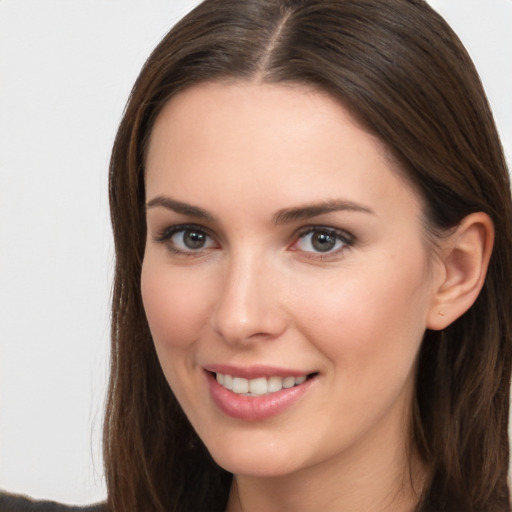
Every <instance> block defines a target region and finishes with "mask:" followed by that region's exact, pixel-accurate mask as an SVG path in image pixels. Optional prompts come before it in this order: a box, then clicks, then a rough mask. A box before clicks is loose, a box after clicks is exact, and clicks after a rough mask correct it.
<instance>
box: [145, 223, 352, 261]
mask: <svg viewBox="0 0 512 512" xmlns="http://www.w3.org/2000/svg"><path fill="white" fill-rule="evenodd" d="M186 231H190V232H195V233H198V234H202V235H205V236H206V237H208V238H209V239H211V240H214V237H213V236H211V235H210V234H209V232H208V230H206V229H205V228H204V227H202V226H199V225H196V224H179V225H176V226H170V227H167V228H165V229H163V230H162V231H161V232H160V233H159V234H158V235H157V236H155V237H154V240H155V241H156V242H158V243H161V244H165V245H166V246H167V248H168V249H169V250H170V251H171V252H172V253H174V254H177V255H179V256H186V257H197V256H198V255H200V254H201V252H202V249H203V248H199V249H198V250H193V249H189V250H182V249H179V248H177V247H176V246H175V245H173V244H171V243H169V242H170V240H171V238H172V237H173V236H174V235H176V234H177V233H180V232H183V233H185V232H186ZM314 233H318V234H324V235H327V236H328V237H332V238H334V239H335V242H336V243H337V242H341V244H342V245H341V247H340V248H338V249H336V250H335V251H331V250H329V251H328V252H327V251H326V252H325V253H322V252H321V251H302V252H303V253H304V254H306V255H307V256H306V257H307V258H311V259H316V260H325V259H328V258H332V257H336V256H338V255H339V254H340V253H341V252H344V251H345V250H347V249H349V248H351V247H353V246H354V244H355V242H356V238H355V237H354V235H352V234H350V233H348V232H347V231H344V230H341V229H337V228H333V227H327V226H319V225H314V226H305V227H302V228H300V229H299V230H298V231H297V232H296V233H295V235H294V241H293V243H292V244H291V245H290V246H289V247H290V248H291V249H290V250H293V251H301V249H293V248H292V247H293V246H295V245H297V244H298V243H299V242H300V241H301V240H302V239H304V238H305V237H306V236H307V235H312V234H314ZM206 249H209V248H206Z"/></svg>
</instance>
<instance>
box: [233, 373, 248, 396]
mask: <svg viewBox="0 0 512 512" xmlns="http://www.w3.org/2000/svg"><path fill="white" fill-rule="evenodd" d="M233 393H237V394H242V393H249V381H248V380H247V379H243V378H241V377H233Z"/></svg>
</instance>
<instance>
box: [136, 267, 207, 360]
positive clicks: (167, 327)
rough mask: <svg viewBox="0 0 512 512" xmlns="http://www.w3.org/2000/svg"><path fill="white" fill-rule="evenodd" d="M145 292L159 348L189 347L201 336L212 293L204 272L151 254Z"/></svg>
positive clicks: (145, 269) (143, 280)
mask: <svg viewBox="0 0 512 512" xmlns="http://www.w3.org/2000/svg"><path fill="white" fill-rule="evenodd" d="M141 292H142V300H143V303H144V310H145V312H146V317H147V320H148V323H149V327H150V330H151V334H152V336H153V339H154V342H155V345H156V347H157V349H160V350H161V349H163V348H165V347H167V348H168V349H172V348H180V347H181V348H185V347H187V346H188V345H189V344H191V343H193V342H194V341H195V340H196V339H197V337H198V336H199V333H200V331H201V329H202V328H203V326H204V323H205V319H206V318H207V312H206V311H207V309H208V306H207V303H208V296H209V293H208V286H205V281H204V280H202V279H201V278H200V276H198V275H193V274H191V273H187V272H183V271H181V270H180V269H170V268H168V267H167V268H166V265H162V264H159V263H158V262H154V261H153V260H152V259H151V257H149V258H147V259H145V260H144V263H143V265H142V276H141Z"/></svg>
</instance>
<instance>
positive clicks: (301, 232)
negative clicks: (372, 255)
mask: <svg viewBox="0 0 512 512" xmlns="http://www.w3.org/2000/svg"><path fill="white" fill-rule="evenodd" d="M315 232H324V233H326V234H328V235H331V236H334V237H335V238H337V239H338V240H340V241H341V242H342V244H343V245H342V247H340V248H339V249H337V250H335V251H332V252H330V251H329V252H324V253H322V252H320V251H318V252H317V251H302V250H301V249H293V248H292V247H293V246H294V245H296V244H297V243H298V242H299V240H300V239H301V238H303V237H304V236H306V235H309V234H312V233H315ZM355 242H356V237H355V236H354V235H353V234H352V233H350V232H348V231H346V230H344V229H340V228H335V227H332V226H324V225H310V226H304V227H301V228H300V229H298V230H297V231H296V233H295V235H294V241H293V243H292V244H291V246H290V248H291V250H294V251H297V252H299V251H300V252H302V253H304V254H305V255H307V257H308V258H314V259H326V258H329V257H335V256H338V255H339V254H340V253H342V252H345V251H346V250H347V249H350V248H351V247H352V246H353V245H354V244H355Z"/></svg>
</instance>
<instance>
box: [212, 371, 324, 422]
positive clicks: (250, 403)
mask: <svg viewBox="0 0 512 512" xmlns="http://www.w3.org/2000/svg"><path fill="white" fill-rule="evenodd" d="M206 375H207V379H208V385H209V387H210V393H211V396H212V399H213V401H214V402H215V404H216V405H217V407H218V408H219V409H220V410H221V411H222V412H223V413H224V414H227V415H228V416H231V417H232V418H236V419H239V420H246V421H259V420H265V419H267V418H271V417H273V416H277V415H278V414H280V413H282V412H284V411H285V410H286V409H288V408H289V407H291V406H292V405H293V404H294V403H295V402H296V401H297V400H299V399H300V398H302V397H303V396H304V394H305V393H306V392H307V391H308V389H309V388H310V387H311V383H312V382H313V380H315V379H314V378H312V379H308V380H306V381H305V382H303V383H302V384H299V385H298V386H293V387H292V388H287V389H282V390H281V391H276V392H275V393H269V394H267V395H261V396H245V395H239V394H236V393H233V392H232V391H229V390H228V389H226V388H225V387H223V386H221V385H220V384H219V383H218V382H217V380H216V379H215V376H214V375H213V374H211V373H210V372H207V373H206Z"/></svg>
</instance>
